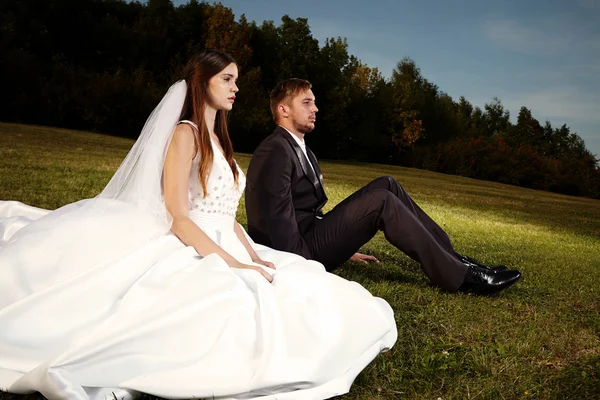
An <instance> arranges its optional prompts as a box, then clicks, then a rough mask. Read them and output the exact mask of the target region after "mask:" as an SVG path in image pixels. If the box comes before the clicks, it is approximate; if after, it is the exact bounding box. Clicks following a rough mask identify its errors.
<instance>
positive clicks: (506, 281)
mask: <svg viewBox="0 0 600 400" xmlns="http://www.w3.org/2000/svg"><path fill="white" fill-rule="evenodd" d="M519 279H521V273H520V272H519V271H517V270H505V271H498V272H492V271H490V270H486V269H483V268H479V267H472V266H469V269H468V271H467V275H466V276H465V280H464V281H463V283H462V285H460V287H459V288H458V290H459V291H460V292H463V293H473V294H492V293H496V292H499V291H501V290H503V289H506V288H507V287H509V286H511V285H512V284H514V283H516V282H517V281H518V280H519Z"/></svg>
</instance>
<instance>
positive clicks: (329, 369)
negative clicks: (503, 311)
mask: <svg viewBox="0 0 600 400" xmlns="http://www.w3.org/2000/svg"><path fill="white" fill-rule="evenodd" d="M213 151H214V162H213V165H212V169H211V172H210V176H209V179H208V186H207V195H206V196H203V193H202V188H201V185H200V184H199V180H198V176H197V171H198V170H197V163H198V159H197V158H196V159H195V160H194V163H193V167H192V171H191V173H190V179H189V182H190V184H189V215H190V218H191V219H192V220H193V221H194V222H195V223H196V224H198V226H199V227H200V228H201V229H203V230H204V231H205V232H206V233H207V234H208V235H209V236H210V237H211V238H212V239H213V240H214V241H215V242H216V243H218V244H219V245H220V246H221V247H222V248H223V249H224V250H226V251H227V252H229V253H230V254H232V255H233V256H234V257H236V258H237V259H238V260H239V261H241V262H244V263H251V260H250V257H249V255H248V253H247V252H246V250H245V248H244V247H243V245H242V244H241V242H240V241H239V240H238V238H237V236H236V235H235V232H234V230H233V228H234V223H235V219H234V217H235V212H236V210H237V206H238V202H239V199H240V196H241V194H242V193H243V189H244V184H245V177H244V174H243V173H242V171H241V170H239V168H238V170H239V179H238V183H237V185H236V184H235V183H234V179H233V174H232V171H231V169H230V167H229V165H228V164H227V162H226V161H225V158H224V157H223V156H222V154H221V152H220V150H219V149H218V148H217V147H216V146H215V145H214V143H213ZM90 202H98V203H99V207H98V209H101V210H102V212H100V213H98V215H96V216H94V215H90V213H89V212H86V213H81V212H80V210H82V209H85V208H86V207H88V208H89V203H90ZM161 229H162V227H161V224H160V223H156V221H155V219H154V218H153V217H151V216H149V215H147V214H145V213H144V212H143V211H140V210H139V209H138V208H136V207H133V206H131V205H129V204H126V203H124V202H121V201H118V200H112V199H89V200H82V201H80V202H77V203H73V204H70V205H67V206H65V207H62V208H60V209H58V210H55V211H52V212H50V211H47V210H42V209H39V208H34V207H30V206H27V205H24V204H22V203H19V202H11V201H6V202H0V389H2V390H7V391H9V392H13V393H28V392H31V391H39V392H41V393H42V394H43V395H44V396H45V397H47V398H49V399H69V400H82V399H93V400H99V399H107V398H110V399H112V398H113V395H114V396H116V397H117V398H118V399H122V398H124V399H128V398H131V397H132V396H135V394H136V393H138V392H143V393H149V394H153V395H156V396H161V397H165V398H173V399H188V398H209V399H221V398H227V399H265V400H266V399H269V400H286V399H302V400H309V399H325V398H329V397H332V396H335V395H339V394H343V393H346V392H348V390H349V388H350V386H351V384H352V382H353V380H354V379H355V377H356V376H357V375H358V373H359V372H360V371H361V370H362V369H363V368H364V367H365V366H366V365H367V364H368V363H369V362H371V361H372V360H373V359H374V358H375V356H376V355H377V354H379V353H380V352H381V351H384V350H387V349H389V348H391V347H392V346H393V345H394V343H395V341H396V338H397V331H396V325H395V321H394V316H393V312H392V309H391V308H390V306H389V305H388V304H387V303H386V302H385V301H384V300H382V299H380V298H377V297H373V296H372V295H371V294H370V293H369V292H368V291H367V290H365V289H364V288H363V287H362V286H360V285H359V284H357V283H355V282H349V281H346V280H344V279H342V278H340V277H338V276H336V275H333V274H330V273H327V272H326V271H325V270H324V268H323V266H322V265H321V264H319V263H317V262H315V261H308V260H305V259H304V258H302V257H300V256H298V255H295V254H290V253H284V252H280V251H276V250H273V249H270V248H267V247H264V246H261V245H257V244H253V247H254V248H255V249H256V250H257V252H258V254H259V256H260V257H261V258H262V259H264V260H268V261H272V262H273V263H274V264H275V265H276V267H277V269H276V271H271V270H269V269H268V268H265V270H267V271H268V272H270V273H273V276H274V279H273V282H272V283H269V282H268V281H267V280H266V279H265V278H264V277H263V276H261V275H260V274H259V273H257V272H256V271H252V270H242V269H234V268H230V267H229V266H228V265H227V264H226V263H225V262H224V261H223V259H222V258H220V257H219V256H218V255H216V254H212V255H209V256H206V257H204V258H202V257H200V256H199V255H198V254H197V253H196V252H195V250H194V249H193V248H192V247H186V246H185V245H184V244H183V243H182V242H181V241H180V240H178V239H177V237H175V236H174V235H172V234H166V235H165V234H164V232H162V231H161ZM251 243H252V242H251Z"/></svg>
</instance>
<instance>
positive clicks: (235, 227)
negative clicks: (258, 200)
mask: <svg viewBox="0 0 600 400" xmlns="http://www.w3.org/2000/svg"><path fill="white" fill-rule="evenodd" d="M233 230H234V231H235V234H236V235H237V237H238V239H239V241H240V242H242V244H243V245H244V247H245V248H246V251H247V252H248V254H250V258H252V261H253V262H255V263H257V264H262V265H264V266H266V267H269V268H275V266H274V265H273V263H272V262H269V261H263V260H262V259H261V258H260V257H259V256H258V254H256V251H254V249H253V248H252V246H251V245H250V242H248V238H247V237H246V235H245V234H244V229H243V228H242V226H241V225H240V224H239V223H238V222H237V221H233Z"/></svg>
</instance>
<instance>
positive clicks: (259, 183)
mask: <svg viewBox="0 0 600 400" xmlns="http://www.w3.org/2000/svg"><path fill="white" fill-rule="evenodd" d="M307 153H308V156H309V158H311V160H310V161H311V164H312V166H313V168H314V171H313V168H311V167H310V165H308V162H307V161H308V160H307V159H306V156H304V153H303V152H302V149H301V148H300V146H299V145H298V143H296V141H295V140H294V139H293V138H292V137H291V136H290V134H289V133H288V132H287V131H286V130H285V129H284V128H282V127H280V126H278V127H277V128H275V131H274V132H273V133H272V134H271V135H270V136H269V137H267V138H266V139H265V140H263V141H262V143H261V144H260V145H258V147H257V148H256V151H255V152H254V154H253V155H252V159H251V160H250V165H249V167H248V173H247V175H246V179H247V180H246V214H247V216H248V234H249V235H250V237H251V238H252V239H253V240H254V241H255V242H257V243H260V244H264V245H265V246H269V247H272V248H274V249H277V250H283V251H287V252H291V253H296V254H299V255H301V256H303V257H305V258H309V259H310V258H312V255H311V252H310V250H309V248H308V246H307V245H306V241H305V240H304V239H303V237H302V236H303V235H304V234H305V233H306V232H307V231H308V229H309V228H310V227H311V225H312V224H313V223H314V221H315V218H317V217H318V216H322V215H323V214H322V211H321V209H322V208H323V206H324V205H325V203H326V202H327V196H326V195H325V191H324V188H323V176H322V174H321V169H320V168H319V164H318V163H317V159H316V158H315V156H314V154H313V153H312V152H311V151H310V149H308V148H307Z"/></svg>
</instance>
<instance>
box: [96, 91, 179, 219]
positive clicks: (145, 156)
mask: <svg viewBox="0 0 600 400" xmlns="http://www.w3.org/2000/svg"><path fill="white" fill-rule="evenodd" d="M186 90H187V86H186V84H185V81H183V80H181V81H178V82H176V83H175V84H173V86H171V87H170V88H169V91H168V92H167V94H166V95H165V96H164V97H163V99H162V100H161V102H160V103H159V104H158V106H157V107H156V108H155V109H154V111H153V112H152V114H151V115H150V117H148V120H147V121H146V124H145V125H144V128H143V129H142V132H141V133H140V136H139V138H138V140H137V141H136V142H135V144H134V145H133V147H132V148H131V150H130V151H129V154H127V157H126V158H125V160H123V163H122V164H121V166H120V167H119V169H118V170H117V172H116V173H115V175H114V176H113V177H112V179H111V180H110V182H109V183H108V185H107V186H106V187H105V188H104V190H103V191H102V193H100V195H99V196H98V197H99V198H108V199H115V200H121V201H124V202H127V203H129V204H131V205H134V206H135V207H136V208H140V209H144V210H146V211H148V212H149V213H151V214H152V215H154V216H156V217H157V218H158V219H159V220H160V221H162V222H164V223H165V224H167V225H168V224H169V222H170V221H169V219H170V218H169V216H168V213H167V211H166V208H165V205H164V201H163V196H162V184H161V180H162V172H163V167H164V162H165V156H166V151H167V147H168V144H169V141H170V138H171V135H172V133H173V129H174V128H175V125H176V124H177V121H178V120H179V117H180V115H181V109H182V108H183V102H184V100H185V95H186Z"/></svg>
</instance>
